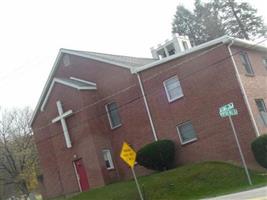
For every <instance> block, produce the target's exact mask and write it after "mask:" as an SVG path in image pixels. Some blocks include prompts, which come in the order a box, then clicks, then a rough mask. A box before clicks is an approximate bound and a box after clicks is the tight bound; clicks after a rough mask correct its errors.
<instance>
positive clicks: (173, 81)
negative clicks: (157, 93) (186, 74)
mask: <svg viewBox="0 0 267 200" xmlns="http://www.w3.org/2000/svg"><path fill="white" fill-rule="evenodd" d="M163 85H164V88H165V92H166V95H167V98H168V101H169V102H172V101H175V100H176V99H179V98H181V97H183V96H184V94H183V90H182V87H181V84H180V81H179V80H178V77H177V76H173V77H171V78H169V79H167V80H165V81H164V82H163Z"/></svg>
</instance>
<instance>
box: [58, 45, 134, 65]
mask: <svg viewBox="0 0 267 200" xmlns="http://www.w3.org/2000/svg"><path fill="white" fill-rule="evenodd" d="M60 51H61V52H62V53H66V54H71V55H75V56H80V57H84V58H89V59H92V60H96V61H100V62H104V63H108V64H112V65H116V66H119V67H123V68H126V69H131V68H132V67H131V66H128V65H123V64H121V63H117V62H114V61H110V60H105V59H102V58H96V57H94V56H92V55H85V54H82V53H79V52H75V51H71V50H68V49H60Z"/></svg>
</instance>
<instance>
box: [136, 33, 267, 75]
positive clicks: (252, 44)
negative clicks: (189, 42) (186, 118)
mask: <svg viewBox="0 0 267 200" xmlns="http://www.w3.org/2000/svg"><path fill="white" fill-rule="evenodd" d="M232 41H233V42H234V44H235V45H237V46H241V47H244V48H251V47H253V49H255V50H259V51H267V47H266V46H263V45H259V44H257V43H255V42H251V41H247V40H242V39H238V38H232V37H229V36H227V35H226V36H222V37H220V38H217V39H215V40H212V41H210V42H206V43H204V44H201V45H199V46H196V47H193V48H191V49H188V50H187V51H184V52H181V53H178V54H174V55H172V56H169V57H165V58H163V59H161V60H158V61H155V62H152V63H149V64H147V65H144V66H142V67H136V68H131V72H132V74H135V73H138V72H141V71H144V70H147V69H150V68H152V67H155V66H157V65H160V64H163V63H166V62H169V61H171V60H174V59H176V58H179V57H182V56H185V55H188V54H191V53H194V52H196V51H200V50H202V49H205V48H208V47H210V46H213V45H216V44H219V43H224V44H227V43H230V42H232Z"/></svg>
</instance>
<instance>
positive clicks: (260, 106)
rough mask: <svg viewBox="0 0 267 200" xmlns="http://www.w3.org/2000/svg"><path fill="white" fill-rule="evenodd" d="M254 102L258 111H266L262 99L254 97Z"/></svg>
mask: <svg viewBox="0 0 267 200" xmlns="http://www.w3.org/2000/svg"><path fill="white" fill-rule="evenodd" d="M255 102H256V104H257V107H258V110H259V112H267V111H266V106H265V103H264V100H263V99H256V100H255Z"/></svg>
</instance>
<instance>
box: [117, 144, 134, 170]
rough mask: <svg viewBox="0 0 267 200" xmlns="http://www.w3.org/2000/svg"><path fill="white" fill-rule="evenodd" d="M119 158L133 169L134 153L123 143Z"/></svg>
mask: <svg viewBox="0 0 267 200" xmlns="http://www.w3.org/2000/svg"><path fill="white" fill-rule="evenodd" d="M120 157H121V159H122V160H124V162H126V163H127V164H128V165H129V166H130V167H132V168H133V166H134V164H135V159H136V153H135V151H134V150H133V149H132V148H131V147H130V146H129V145H128V144H127V143H126V142H124V143H123V145H122V149H121V154H120Z"/></svg>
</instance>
